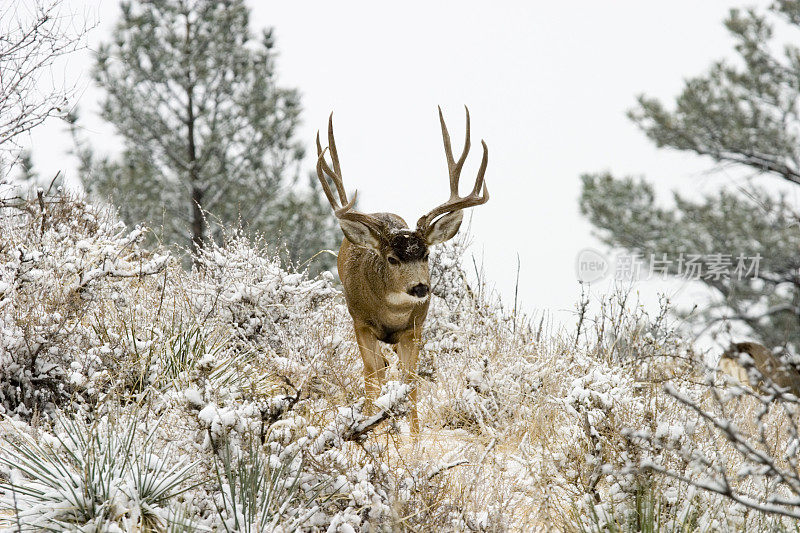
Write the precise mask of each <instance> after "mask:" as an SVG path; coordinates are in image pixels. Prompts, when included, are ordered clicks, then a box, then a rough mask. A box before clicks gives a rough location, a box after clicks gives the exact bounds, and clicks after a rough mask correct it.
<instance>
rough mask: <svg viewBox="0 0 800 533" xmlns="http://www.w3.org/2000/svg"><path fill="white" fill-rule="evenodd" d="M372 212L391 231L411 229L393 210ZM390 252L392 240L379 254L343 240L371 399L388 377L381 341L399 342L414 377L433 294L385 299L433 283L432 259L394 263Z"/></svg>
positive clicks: (341, 262) (341, 264) (342, 266)
mask: <svg viewBox="0 0 800 533" xmlns="http://www.w3.org/2000/svg"><path fill="white" fill-rule="evenodd" d="M373 216H375V217H376V218H378V219H379V220H381V221H382V222H384V223H385V224H386V230H387V233H391V232H392V231H397V230H400V229H403V228H407V227H408V226H407V225H406V223H405V221H403V219H402V218H400V217H398V216H397V215H393V214H391V213H378V214H375V215H373ZM390 253H396V252H395V250H393V248H392V247H391V246H390V245H389V243H388V242H386V243H383V244H382V246H381V249H380V251H379V252H378V251H375V250H371V249H369V248H364V247H362V246H357V245H355V244H353V243H352V242H350V241H349V240H348V239H347V238H344V239H343V240H342V245H341V247H340V248H339V258H338V261H337V266H338V269H339V277H340V278H341V280H342V286H343V287H344V295H345V299H346V300H347V308H348V310H349V311H350V315H351V316H352V317H353V325H354V327H355V332H356V340H357V342H358V347H359V349H360V351H361V356H362V358H363V360H364V378H365V383H366V388H367V396H368V397H370V398H375V396H376V395H377V393H378V391H379V389H380V383H381V382H382V381H384V380H385V378H386V361H385V360H384V358H383V356H382V355H381V353H380V345H379V344H378V343H377V341H382V342H385V343H388V344H393V345H396V348H395V349H396V351H397V354H398V357H399V360H400V366H401V370H402V372H403V375H404V377H405V378H406V379H412V378H413V374H414V373H415V372H416V368H417V359H418V358H419V340H420V338H421V336H422V324H423V323H424V322H425V317H426V316H427V314H428V305H429V303H430V298H426V299H425V300H424V301H420V302H417V303H412V302H409V303H405V304H396V305H393V304H392V303H390V302H388V301H387V300H386V295H387V294H389V293H405V292H406V291H407V290H408V289H409V288H410V287H411V286H413V285H415V284H416V283H425V284H427V285H430V277H429V271H428V261H427V257H426V258H425V260H424V261H423V260H416V261H410V262H404V263H401V265H400V266H399V267H393V266H392V265H389V263H388V261H387V259H386V258H387V256H388V255H389V254H390ZM404 266H405V268H406V270H407V271H408V272H405V273H403V272H399V275H393V274H394V273H393V272H391V269H398V270H399V269H401V268H403V267H404ZM403 274H406V275H403ZM411 396H412V397H411V402H412V412H411V425H412V430H415V431H418V430H419V423H418V420H417V413H416V407H415V405H416V397H417V393H416V387H415V388H414V389H413V390H412V393H411Z"/></svg>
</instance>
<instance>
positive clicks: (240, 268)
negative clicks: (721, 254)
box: [0, 196, 800, 532]
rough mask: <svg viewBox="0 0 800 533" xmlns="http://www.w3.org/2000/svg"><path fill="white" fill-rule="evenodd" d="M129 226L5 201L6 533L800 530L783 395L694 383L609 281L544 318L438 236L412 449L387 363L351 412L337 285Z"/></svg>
mask: <svg viewBox="0 0 800 533" xmlns="http://www.w3.org/2000/svg"><path fill="white" fill-rule="evenodd" d="M145 231H146V230H144V229H142V228H136V229H130V228H125V227H124V226H123V225H121V224H120V223H118V222H117V220H116V218H115V216H114V214H113V213H112V212H110V211H108V210H107V209H105V208H100V207H93V206H91V205H87V204H86V203H84V202H83V201H81V200H79V199H74V198H70V197H68V196H57V197H53V198H50V199H46V201H45V202H44V203H42V204H39V203H37V202H32V203H29V204H21V205H18V206H5V207H2V208H0V413H2V415H3V421H2V424H1V425H0V439H1V442H2V455H0V489H1V490H2V491H3V495H2V501H1V502H0V505H2V508H3V509H5V511H6V515H5V516H6V517H7V519H6V521H5V523H2V526H3V527H4V528H6V530H8V531H17V530H18V529H22V530H30V531H38V530H45V529H50V530H75V531H141V530H157V531H161V530H169V531H293V530H298V529H299V530H304V531H328V532H336V531H340V532H349V531H398V530H409V531H448V530H459V531H464V530H466V531H534V530H567V531H575V530H584V531H600V530H611V531H615V530H639V529H637V528H640V529H641V528H645V526H646V525H647V524H650V525H651V526H652V527H653V528H654V529H657V530H680V531H694V530H700V531H710V530H715V531H718V530H726V531H727V530H730V531H756V530H765V529H775V528H778V529H784V528H785V529H789V530H791V528H792V527H796V526H792V524H793V522H792V521H791V520H793V519H792V518H790V517H785V516H784V517H782V515H789V516H792V515H791V513H798V512H800V480H798V468H797V458H796V451H797V446H798V444H800V440H799V439H798V433H797V427H798V420H797V409H796V408H797V399H796V398H794V397H793V396H790V395H784V394H782V393H780V391H778V393H776V394H775V395H773V397H772V398H767V399H766V400H765V399H764V398H763V395H762V396H759V395H758V394H756V393H755V392H754V391H753V390H752V389H750V388H748V387H744V386H739V385H737V384H736V383H735V382H733V381H730V380H726V379H725V378H722V377H720V376H718V375H715V374H713V373H712V372H710V371H709V369H706V368H705V366H704V364H703V354H697V353H695V351H694V350H693V349H692V347H691V345H690V344H689V343H687V342H685V341H684V340H683V339H681V337H680V336H679V334H678V333H676V332H675V331H674V330H673V328H672V325H671V324H670V321H669V319H668V318H667V314H666V309H665V310H664V312H663V313H662V314H660V315H658V316H648V315H647V314H646V313H644V312H643V311H642V310H641V309H639V308H638V307H637V306H636V305H635V304H633V303H629V302H628V301H627V297H626V296H625V295H612V296H610V297H609V298H608V299H606V300H604V301H602V302H596V303H593V304H592V305H588V306H587V305H583V304H582V305H580V306H579V312H578V318H577V320H576V322H578V327H577V330H578V331H577V334H576V333H575V332H573V333H566V332H553V331H550V329H549V328H548V327H546V325H545V324H544V321H541V322H532V321H530V320H529V319H528V318H526V317H522V316H516V317H515V316H512V314H511V313H509V312H508V310H507V309H505V308H504V307H503V306H502V304H501V302H500V301H499V300H498V299H497V298H496V296H495V295H493V294H492V293H491V292H490V291H488V290H487V289H486V287H485V286H484V284H483V283H479V284H478V285H477V286H472V287H471V286H470V285H469V284H468V282H467V276H466V274H465V272H464V270H463V269H464V268H465V267H464V266H462V261H463V260H465V259H466V258H467V257H468V256H466V255H465V254H466V252H465V250H466V243H465V240H464V239H461V240H458V241H456V242H454V243H451V244H448V245H445V246H442V247H441V248H440V249H439V250H436V251H435V252H434V254H433V255H432V277H433V293H434V298H433V300H432V305H431V312H430V315H429V318H428V320H427V322H426V326H425V338H424V346H423V349H422V355H421V364H420V368H419V377H418V386H419V387H420V394H419V396H420V405H419V408H420V420H421V425H422V428H423V429H422V433H421V435H420V437H419V439H418V440H417V441H415V440H414V439H413V438H412V437H411V436H410V435H409V434H408V423H407V419H406V417H405V416H404V415H405V411H406V409H407V398H406V397H407V393H408V390H409V389H408V386H407V385H404V384H401V383H400V382H399V381H397V379H398V372H397V370H396V364H394V365H393V367H392V368H393V377H392V378H390V379H392V380H393V381H390V382H389V383H388V384H387V385H386V386H385V387H384V389H383V390H382V395H381V397H380V398H379V399H378V401H377V402H376V403H377V405H378V406H379V407H380V408H381V410H380V412H379V413H378V414H377V415H374V416H372V417H369V416H367V415H365V414H364V413H363V409H362V407H363V401H364V400H363V389H364V385H363V378H362V373H361V361H360V358H359V355H358V349H357V347H356V345H355V341H354V337H353V332H352V323H351V319H350V317H349V315H348V313H347V309H346V307H345V305H344V300H343V297H342V295H341V293H340V291H339V289H338V288H337V284H336V283H335V280H334V277H333V276H332V275H331V274H329V273H325V274H323V275H321V276H319V277H316V278H313V279H309V278H308V277H307V276H306V275H304V274H303V273H296V272H290V271H287V270H285V269H283V268H282V266H281V265H280V263H279V261H278V260H277V259H276V258H274V257H273V256H272V255H270V254H268V253H267V252H265V249H266V248H265V246H262V245H261V244H260V243H258V242H248V241H246V240H244V239H242V238H239V237H237V236H236V235H231V236H230V238H229V239H228V242H227V243H226V244H225V245H224V246H211V247H209V248H207V249H206V250H205V251H204V252H203V254H202V256H201V257H200V258H199V265H200V267H199V268H197V269H195V270H193V271H192V272H187V271H186V270H184V269H183V268H182V267H181V264H180V262H179V261H178V260H177V259H176V258H175V257H173V256H171V255H170V254H169V253H168V252H167V251H166V250H162V249H144V248H143V247H142V245H141V244H140V243H141V242H142V240H143V237H144V235H145ZM542 282H543V283H544V282H545V281H542ZM576 296H577V295H576ZM386 354H387V357H389V358H390V359H391V358H393V357H394V353H393V352H392V351H391V350H389V349H388V347H387V349H386ZM395 363H396V362H395ZM665 388H666V390H665ZM698 409H699V410H698ZM720 420H722V421H723V422H722V423H720V424H718V423H717V422H718V421H720ZM726 424H727V425H726ZM737 435H738V436H739V437H740V439H739V441H737V438H736V436H737ZM737 442H747V443H750V444H749V445H750V446H751V449H748V448H747V447H746V446H745V447H742V446H740V445H739V444H737ZM641 467H649V468H645V469H642V468H641ZM661 470H665V471H666V472H667V474H669V475H663V474H661V473H660V472H659V471H661ZM688 482H692V483H694V484H701V485H705V486H706V488H707V489H711V490H699V489H697V488H696V487H695V486H691V484H690V483H688ZM726 484H727V485H726ZM717 489H719V490H717ZM714 490H716V492H726V491H727V492H729V493H730V494H729V495H732V496H735V497H738V498H739V502H740V503H734V502H732V501H731V500H729V499H727V498H724V497H723V496H721V495H719V494H716V493H715V492H714ZM764 510H772V513H771V514H768V513H764V512H763V511H764ZM795 516H796V515H795ZM643 524H644V526H643Z"/></svg>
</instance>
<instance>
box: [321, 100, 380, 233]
mask: <svg viewBox="0 0 800 533" xmlns="http://www.w3.org/2000/svg"><path fill="white" fill-rule="evenodd" d="M326 150H330V152H331V161H332V163H333V170H331V167H329V166H328V163H327V162H326V161H325V151H326ZM323 171H324V173H323ZM326 174H327V175H328V176H329V177H330V178H331V180H333V184H334V185H335V186H336V192H337V194H338V195H339V202H337V201H336V199H335V198H334V197H333V191H331V187H330V185H328V180H327V179H326V178H325V175H326ZM317 177H318V178H319V182H320V184H322V190H323V191H325V196H326V197H327V198H328V202H329V203H330V204H331V207H333V212H334V214H335V215H336V218H339V219H342V220H351V221H354V222H360V223H362V224H364V225H365V226H367V227H368V228H369V229H370V230H372V232H373V233H375V235H376V236H380V235H382V233H383V224H381V222H380V221H379V220H378V219H376V218H375V217H373V216H370V215H367V214H365V213H360V212H358V211H353V206H354V205H356V198H357V197H358V191H356V192H354V193H353V199H352V200H350V201H349V202H348V201H347V193H346V192H345V190H344V183H343V182H342V167H341V165H340V164H339V154H338V153H337V152H336V141H335V140H334V138H333V113H331V115H330V117H329V118H328V147H327V148H325V150H323V149H322V145H321V144H320V142H319V131H317Z"/></svg>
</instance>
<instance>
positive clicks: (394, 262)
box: [386, 255, 400, 266]
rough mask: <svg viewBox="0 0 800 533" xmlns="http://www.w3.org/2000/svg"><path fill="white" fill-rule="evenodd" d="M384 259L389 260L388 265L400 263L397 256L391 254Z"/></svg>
mask: <svg viewBox="0 0 800 533" xmlns="http://www.w3.org/2000/svg"><path fill="white" fill-rule="evenodd" d="M386 260H387V261H389V264H390V265H394V266H397V265H399V264H400V260H399V259H398V258H396V257H393V256H391V255H390V256H388V257H387V258H386Z"/></svg>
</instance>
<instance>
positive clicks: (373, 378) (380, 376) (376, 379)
mask: <svg viewBox="0 0 800 533" xmlns="http://www.w3.org/2000/svg"><path fill="white" fill-rule="evenodd" d="M356 342H357V343H358V349H359V351H360V352H361V360H362V361H363V362H364V388H365V389H366V393H367V406H366V411H367V413H370V412H371V411H372V402H373V400H375V399H376V398H377V397H378V393H379V392H380V390H381V383H383V382H384V381H386V360H385V359H384V358H383V355H381V351H380V345H379V344H378V339H377V338H375V335H373V334H372V332H371V331H370V330H369V328H367V327H362V328H358V327H357V328H356Z"/></svg>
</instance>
